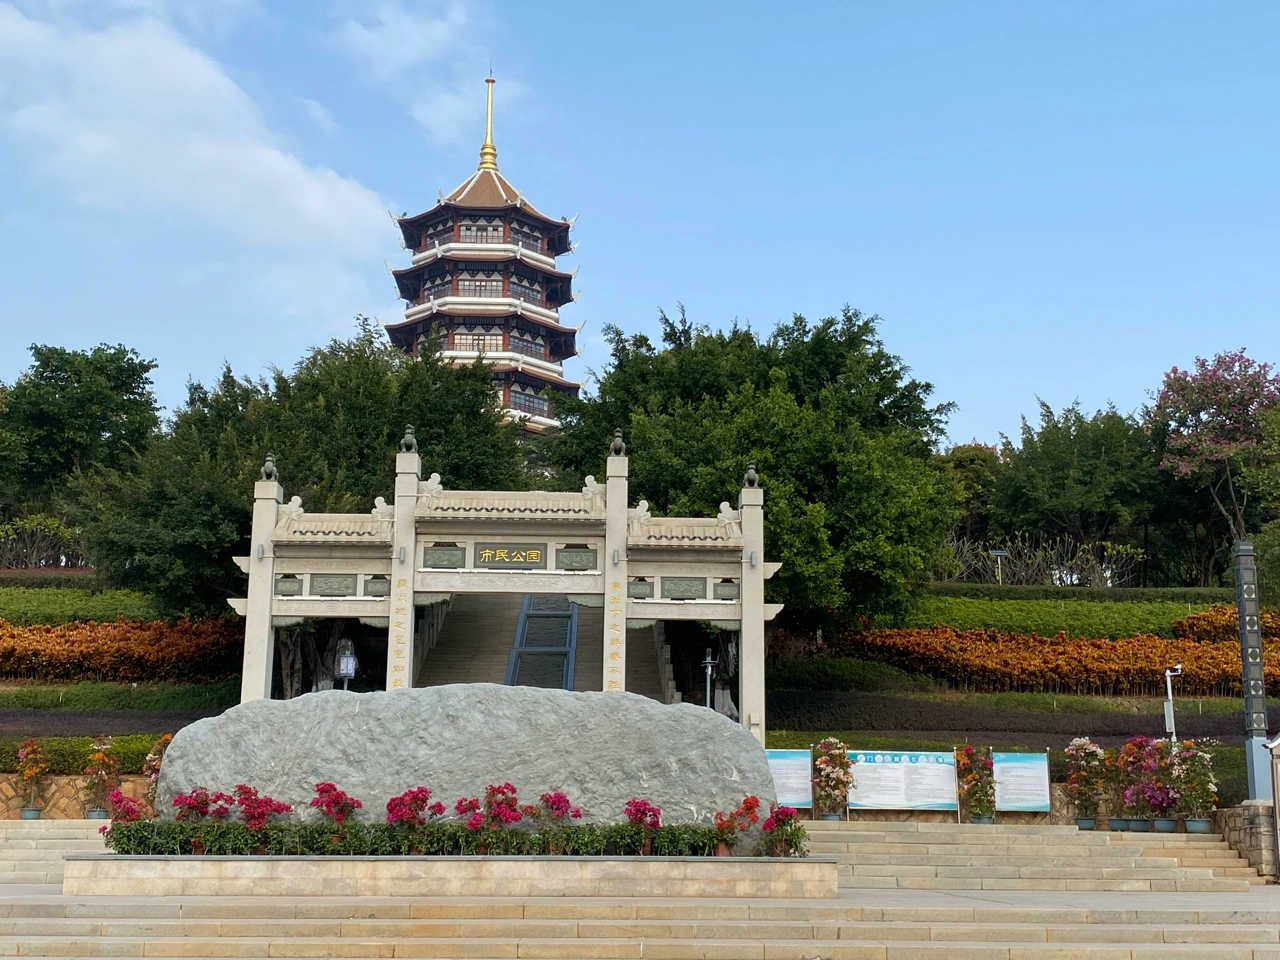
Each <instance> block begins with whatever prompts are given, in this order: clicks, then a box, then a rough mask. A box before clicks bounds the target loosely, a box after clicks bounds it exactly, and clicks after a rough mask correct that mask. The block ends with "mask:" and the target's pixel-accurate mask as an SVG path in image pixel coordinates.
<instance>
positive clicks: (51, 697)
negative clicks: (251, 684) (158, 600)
mask: <svg viewBox="0 0 1280 960" xmlns="http://www.w3.org/2000/svg"><path fill="white" fill-rule="evenodd" d="M239 702H240V678H239V677H230V678H228V679H226V680H215V681H213V682H212V683H169V682H166V681H161V682H160V683H155V684H136V683H91V682H88V681H86V682H84V683H77V684H75V685H74V686H71V687H50V686H38V685H34V684H33V685H32V686H26V687H14V688H11V689H8V690H0V709H27V710H33V709H34V710H62V711H67V712H71V713H86V712H96V711H102V710H112V711H114V710H129V711H136V710H146V711H150V712H161V711H173V710H191V711H194V710H226V709H227V708H228V707H234V706H235V705H236V704H238V703H239Z"/></svg>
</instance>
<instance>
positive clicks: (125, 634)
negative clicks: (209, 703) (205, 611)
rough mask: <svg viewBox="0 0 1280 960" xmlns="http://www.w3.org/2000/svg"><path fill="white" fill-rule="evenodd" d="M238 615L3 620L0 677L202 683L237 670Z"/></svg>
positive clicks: (240, 647) (241, 633)
mask: <svg viewBox="0 0 1280 960" xmlns="http://www.w3.org/2000/svg"><path fill="white" fill-rule="evenodd" d="M243 649H244V627H243V625H242V624H241V623H240V622H239V621H236V620H230V619H221V618H214V619H208V620H178V621H176V622H173V623H170V622H169V621H167V620H123V619H121V620H116V621H115V622H114V623H93V622H88V623H63V624H59V625H58V626H54V627H48V626H25V627H19V626H15V625H14V624H11V623H8V622H7V621H4V620H0V677H5V678H10V679H23V680H39V681H42V682H45V683H55V682H68V683H78V682H79V681H81V680H111V681H116V682H120V683H134V682H138V683H142V682H147V681H153V680H178V681H182V682H184V683H205V682H208V681H211V680H218V679H221V678H223V677H228V676H231V675H233V674H236V673H239V672H240V668H241V655H242V651H243Z"/></svg>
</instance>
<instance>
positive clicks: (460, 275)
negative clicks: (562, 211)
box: [386, 77, 582, 433]
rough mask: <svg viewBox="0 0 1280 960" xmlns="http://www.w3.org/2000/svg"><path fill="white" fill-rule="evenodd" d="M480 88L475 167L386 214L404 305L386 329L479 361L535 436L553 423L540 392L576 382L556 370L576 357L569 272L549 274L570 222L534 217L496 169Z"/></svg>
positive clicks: (410, 341) (410, 343) (408, 342)
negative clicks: (453, 184) (435, 196)
mask: <svg viewBox="0 0 1280 960" xmlns="http://www.w3.org/2000/svg"><path fill="white" fill-rule="evenodd" d="M485 83H486V84H487V93H488V96H487V108H486V111H485V136H484V144H483V145H482V146H481V147H480V166H479V167H478V168H477V170H476V172H475V173H473V174H472V175H471V176H470V177H468V178H467V179H466V180H465V181H463V183H462V184H461V185H459V186H458V188H457V189H456V190H454V191H453V192H452V193H450V194H449V195H448V196H446V197H442V198H441V199H440V200H439V201H437V203H436V205H435V206H434V207H432V208H431V209H430V210H428V211H426V212H425V213H420V214H418V215H417V216H412V217H410V216H403V217H396V218H395V220H396V223H397V224H398V225H399V227H400V232H401V234H403V237H404V246H405V248H406V249H408V250H410V251H412V253H413V260H412V262H411V264H410V266H408V267H405V268H404V269H402V270H393V271H391V273H392V275H393V276H394V277H395V278H396V285H397V286H398V288H399V293H400V298H401V299H402V300H404V301H405V302H406V306H405V311H404V320H403V321H402V322H400V323H396V324H388V325H387V328H386V329H387V333H388V334H389V335H390V337H391V341H392V343H394V344H396V346H398V347H400V348H401V349H402V350H405V351H406V352H410V353H416V352H417V351H418V350H419V349H420V347H421V346H422V345H423V344H424V343H427V342H428V341H431V340H435V341H436V346H437V348H438V349H439V351H440V353H441V356H443V357H444V358H445V359H447V360H449V361H451V362H453V363H460V364H470V363H474V362H476V361H477V360H479V359H480V358H481V357H483V358H484V361H485V362H486V363H488V364H490V365H491V366H492V367H493V379H494V388H495V389H496V390H497V391H498V392H499V393H500V394H501V397H502V404H503V406H504V407H505V408H506V410H507V412H508V414H509V416H510V417H511V418H512V419H515V420H519V421H520V422H521V425H522V427H523V428H524V429H525V430H526V431H528V432H532V433H542V432H543V431H545V430H547V429H548V428H549V427H555V426H558V425H559V423H558V421H556V420H555V419H554V418H553V417H552V416H551V408H550V404H549V403H548V402H547V398H546V397H545V396H544V391H547V390H548V389H550V390H552V391H559V392H561V393H565V394H569V395H571V396H576V395H577V393H578V390H579V388H580V387H581V386H582V384H580V383H575V382H574V381H572V380H566V379H565V376H564V368H563V366H562V362H563V361H564V360H565V359H566V358H567V357H572V356H575V355H576V354H577V348H576V344H575V337H576V334H577V330H576V329H575V328H573V327H565V326H562V325H561V324H560V307H561V306H563V305H564V304H566V303H568V302H569V301H571V300H573V298H574V297H573V290H572V284H573V274H570V273H565V272H564V271H561V270H557V269H556V257H558V256H560V255H561V254H564V253H568V252H570V250H571V249H572V247H571V244H570V243H569V229H570V228H571V227H572V225H573V224H572V222H571V221H569V220H565V219H560V220H553V219H552V218H551V217H548V216H547V215H546V214H543V213H540V212H539V211H538V210H537V209H536V208H534V207H533V205H532V204H530V203H529V202H528V201H527V200H525V199H524V197H523V196H522V195H521V194H520V191H518V190H517V189H516V188H515V187H513V186H512V185H511V184H510V183H509V182H508V181H507V179H506V178H505V177H503V176H502V174H500V173H499V172H498V151H497V149H496V148H495V147H494V145H493V83H494V81H493V78H492V77H490V78H488V79H487V80H486V81H485Z"/></svg>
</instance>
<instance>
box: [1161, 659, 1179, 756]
mask: <svg viewBox="0 0 1280 960" xmlns="http://www.w3.org/2000/svg"><path fill="white" fill-rule="evenodd" d="M1180 676H1182V664H1180V663H1179V664H1175V665H1174V666H1172V667H1170V668H1169V669H1168V670H1166V671H1165V672H1164V690H1165V696H1166V698H1167V699H1166V700H1165V702H1164V728H1165V730H1167V731H1168V732H1169V751H1170V752H1171V753H1172V752H1173V749H1174V745H1175V744H1176V743H1177V742H1178V732H1177V730H1176V729H1175V727H1174V725H1173V678H1174V677H1180Z"/></svg>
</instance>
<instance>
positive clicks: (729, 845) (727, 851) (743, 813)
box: [713, 796, 760, 857]
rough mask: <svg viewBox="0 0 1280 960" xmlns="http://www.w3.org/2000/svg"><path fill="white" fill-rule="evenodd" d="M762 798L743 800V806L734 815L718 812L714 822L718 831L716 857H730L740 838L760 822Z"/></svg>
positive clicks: (751, 797)
mask: <svg viewBox="0 0 1280 960" xmlns="http://www.w3.org/2000/svg"><path fill="white" fill-rule="evenodd" d="M759 809H760V798H759V797H756V796H749V797H743V798H742V804H741V806H739V807H738V809H736V810H734V811H733V812H732V813H722V812H720V811H719V810H717V811H716V814H715V817H714V818H713V822H714V824H715V829H716V856H717V857H728V856H731V855H732V854H733V848H734V847H735V846H737V844H738V838H739V836H740V835H741V834H742V833H744V832H745V831H747V830H749V829H750V828H751V827H752V825H753V824H756V823H758V822H759V821H760V814H759V813H758V811H759Z"/></svg>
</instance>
